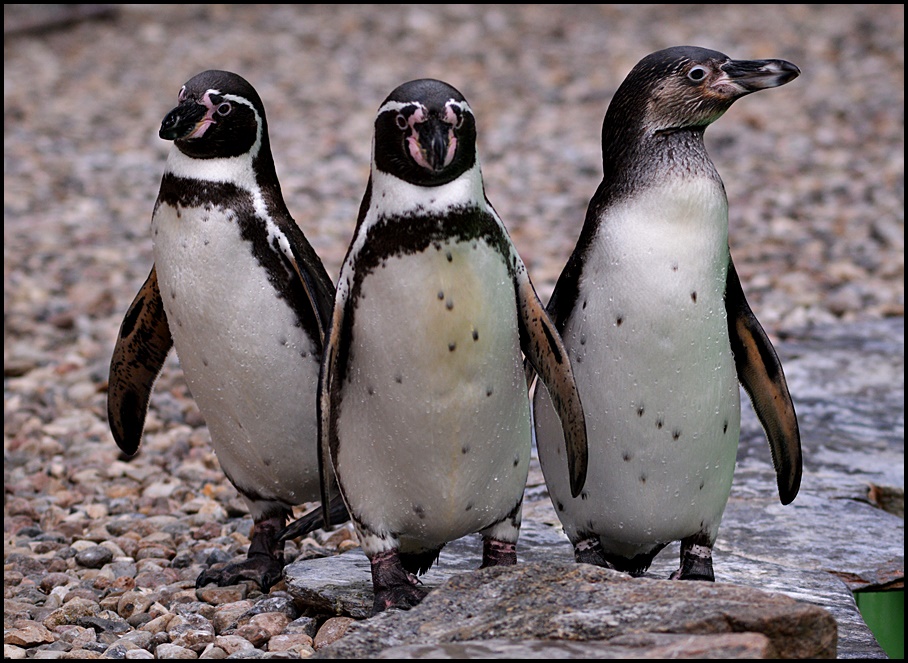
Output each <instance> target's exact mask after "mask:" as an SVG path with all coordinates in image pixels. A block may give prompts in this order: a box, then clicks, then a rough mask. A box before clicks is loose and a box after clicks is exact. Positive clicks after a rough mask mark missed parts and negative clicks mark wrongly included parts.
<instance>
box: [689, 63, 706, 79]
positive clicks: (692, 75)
mask: <svg viewBox="0 0 908 663" xmlns="http://www.w3.org/2000/svg"><path fill="white" fill-rule="evenodd" d="M706 74H707V71H706V67H700V66H697V67H692V68H691V70H690V71H689V72H687V77H688V78H689V79H691V80H692V81H694V82H695V83H699V82H700V81H702V80H703V79H704V78H706Z"/></svg>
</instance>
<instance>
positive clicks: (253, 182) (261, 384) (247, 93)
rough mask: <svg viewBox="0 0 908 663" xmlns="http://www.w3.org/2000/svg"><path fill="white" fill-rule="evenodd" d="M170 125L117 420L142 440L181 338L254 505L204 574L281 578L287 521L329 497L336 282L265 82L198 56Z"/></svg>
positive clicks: (194, 386) (117, 396) (122, 337)
mask: <svg viewBox="0 0 908 663" xmlns="http://www.w3.org/2000/svg"><path fill="white" fill-rule="evenodd" d="M160 137H161V138H163V139H165V140H170V141H173V147H172V148H171V150H170V153H169V156H168V158H167V165H166V167H165V171H164V176H163V179H162V181H161V189H160V192H159V193H158V198H157V201H156V202H155V206H154V213H153V215H152V220H151V234H152V239H153V243H154V265H153V266H152V269H151V273H150V274H149V276H148V278H147V279H146V281H145V283H144V285H142V287H141V289H140V290H139V293H138V295H136V298H135V300H134V301H133V302H132V305H131V306H130V307H129V310H128V311H127V313H126V316H125V318H124V320H123V323H122V326H121V327H120V331H119V335H118V337H117V341H116V346H115V348H114V352H113V356H112V358H111V364H110V380H109V389H108V419H109V422H110V428H111V431H112V432H113V436H114V439H115V440H116V442H117V445H118V446H119V447H120V449H121V450H122V451H123V452H125V453H126V454H129V455H133V454H135V453H136V452H137V451H138V449H139V444H140V441H141V436H142V429H143V426H144V423H145V415H146V412H147V408H148V401H149V397H150V394H151V391H152V389H153V386H154V382H155V380H156V379H157V376H158V374H159V372H160V371H161V368H162V366H163V364H164V360H165V358H166V357H167V354H168V352H169V350H170V348H171V347H175V349H176V353H177V356H178V357H179V360H180V365H181V367H182V369H183V373H184V375H185V378H186V382H187V383H188V385H189V388H190V390H191V392H192V395H193V397H194V398H195V400H196V402H197V404H198V406H199V410H200V412H201V413H202V415H203V416H204V418H205V421H206V423H207V425H208V429H209V431H210V433H211V443H212V446H213V447H214V450H215V452H216V454H217V457H218V461H219V463H220V465H221V468H222V470H223V471H224V474H225V475H226V476H227V479H228V480H229V481H230V482H231V483H232V484H233V485H234V486H235V487H236V489H237V491H239V493H240V495H242V497H243V499H244V501H245V502H246V505H247V506H248V508H249V513H250V514H251V515H252V519H253V529H252V534H251V540H250V545H249V550H248V554H247V559H245V560H244V561H242V562H240V563H235V564H230V565H227V566H226V567H224V568H220V569H215V568H214V567H211V568H209V569H206V570H205V571H204V572H203V573H202V574H201V575H200V576H199V577H198V581H197V585H198V586H200V587H201V586H204V585H205V584H208V583H210V582H214V583H217V584H218V585H229V584H234V583H236V582H238V581H241V580H252V581H255V582H257V583H258V584H259V585H260V586H261V587H262V589H263V591H267V590H268V588H270V587H271V585H273V584H274V583H275V582H277V581H278V580H279V579H280V577H281V572H282V569H283V565H284V562H283V548H284V544H283V542H282V541H280V540H279V539H278V533H279V532H280V530H281V529H282V528H283V527H284V525H285V523H286V522H287V519H288V517H289V516H290V515H291V510H292V507H293V506H294V505H298V504H301V503H303V502H307V501H315V500H318V499H319V498H320V495H321V489H320V486H319V480H320V475H319V470H318V442H317V440H318V438H317V431H318V424H317V420H316V413H317V408H316V393H317V390H318V373H319V370H320V365H321V358H322V350H323V347H324V333H325V327H326V325H327V324H328V321H329V320H330V316H331V307H332V306H333V301H334V285H333V283H332V281H331V279H330V277H329V276H328V274H327V272H326V270H325V267H324V266H323V265H322V262H321V260H320V259H319V257H318V256H317V255H316V253H315V251H314V250H313V248H312V246H311V245H310V243H309V242H308V240H307V239H306V237H305V236H304V235H303V232H302V230H300V228H299V227H298V226H297V224H296V222H295V221H294V220H293V217H292V216H291V215H290V212H289V211H288V210H287V207H286V205H285V204H284V199H283V196H282V194H281V187H280V184H279V182H278V178H277V173H276V171H275V167H274V160H273V158H272V155H271V145H270V142H269V139H268V124H267V121H266V119H265V107H264V105H263V104H262V100H261V99H260V98H259V95H258V94H257V93H256V91H255V89H254V88H253V87H252V85H250V84H249V83H248V82H247V81H246V80H244V79H243V78H242V77H240V76H238V75H237V74H235V73H232V72H228V71H216V70H211V71H204V72H202V73H200V74H198V75H196V76H194V77H192V78H191V79H190V80H189V81H188V82H187V83H186V84H185V85H184V86H183V87H182V89H181V90H180V93H179V97H178V105H177V106H176V108H174V109H173V110H171V111H170V112H169V113H167V115H166V116H165V117H164V120H163V122H162V124H161V129H160Z"/></svg>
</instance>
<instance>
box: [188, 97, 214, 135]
mask: <svg viewBox="0 0 908 663" xmlns="http://www.w3.org/2000/svg"><path fill="white" fill-rule="evenodd" d="M199 103H200V104H202V105H203V106H205V108H207V109H208V112H206V113H205V117H203V118H202V119H201V120H199V121H198V122H197V123H196V125H195V129H193V130H192V133H191V134H189V135H188V136H186V138H187V139H189V138H201V137H202V135H203V134H204V133H205V131H206V130H207V129H208V127H209V126H211V125H212V124H215V121H214V113H215V111H216V110H217V104H215V103H214V102H213V101H211V91H210V90H209V91H208V92H206V93H205V95H204V96H203V97H202V99H201V101H199Z"/></svg>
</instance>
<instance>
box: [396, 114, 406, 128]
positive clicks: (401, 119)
mask: <svg viewBox="0 0 908 663" xmlns="http://www.w3.org/2000/svg"><path fill="white" fill-rule="evenodd" d="M394 121H395V122H396V123H397V128H398V129H401V130H403V129H406V128H407V118H405V117H404V116H403V114H402V113H398V114H397V117H396V118H395V119H394Z"/></svg>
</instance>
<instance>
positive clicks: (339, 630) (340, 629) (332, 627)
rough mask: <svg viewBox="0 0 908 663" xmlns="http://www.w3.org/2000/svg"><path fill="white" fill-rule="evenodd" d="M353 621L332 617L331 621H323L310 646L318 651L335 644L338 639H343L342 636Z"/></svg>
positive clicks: (347, 618) (348, 618)
mask: <svg viewBox="0 0 908 663" xmlns="http://www.w3.org/2000/svg"><path fill="white" fill-rule="evenodd" d="M355 621H356V620H354V619H352V618H350V617H332V618H331V619H329V620H327V621H325V623H324V624H322V627H321V628H320V629H319V630H318V633H316V635H315V639H314V640H313V643H312V646H313V647H314V648H315V650H316V651H318V650H320V649H322V648H324V647H327V646H328V645H330V644H332V643H334V642H337V641H338V640H339V639H341V638H342V637H344V635H345V634H346V633H347V629H349V628H350V625H351V624H353V623H354V622H355Z"/></svg>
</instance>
